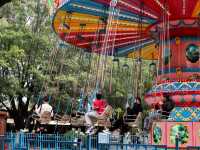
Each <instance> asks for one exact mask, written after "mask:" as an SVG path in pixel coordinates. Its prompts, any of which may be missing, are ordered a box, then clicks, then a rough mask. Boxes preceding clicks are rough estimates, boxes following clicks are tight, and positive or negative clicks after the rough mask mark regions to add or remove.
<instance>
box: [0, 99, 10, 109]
mask: <svg viewBox="0 0 200 150" xmlns="http://www.w3.org/2000/svg"><path fill="white" fill-rule="evenodd" d="M0 102H1V104H2V105H3V106H4V107H5V108H6V109H7V111H9V112H10V108H8V107H7V106H6V104H5V103H4V102H3V100H2V98H0Z"/></svg>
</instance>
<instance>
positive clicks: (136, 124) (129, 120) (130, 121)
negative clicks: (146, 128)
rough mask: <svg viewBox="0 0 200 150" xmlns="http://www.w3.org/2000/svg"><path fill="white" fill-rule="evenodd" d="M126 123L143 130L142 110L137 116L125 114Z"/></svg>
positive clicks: (139, 130)
mask: <svg viewBox="0 0 200 150" xmlns="http://www.w3.org/2000/svg"><path fill="white" fill-rule="evenodd" d="M135 117H136V118H135ZM134 118H135V119H134ZM124 124H126V125H128V126H129V127H131V128H135V129H137V130H138V132H141V131H142V129H141V127H142V112H139V113H138V115H137V116H135V115H125V116H124Z"/></svg>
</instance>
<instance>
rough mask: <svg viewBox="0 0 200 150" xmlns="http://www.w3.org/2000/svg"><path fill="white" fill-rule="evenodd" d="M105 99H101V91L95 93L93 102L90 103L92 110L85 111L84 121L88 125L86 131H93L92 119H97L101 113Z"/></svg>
mask: <svg viewBox="0 0 200 150" xmlns="http://www.w3.org/2000/svg"><path fill="white" fill-rule="evenodd" d="M106 105H107V104H106V101H105V100H103V99H102V94H101V93H97V94H96V99H95V100H94V102H93V105H92V107H93V108H92V109H93V110H92V111H90V112H87V113H86V114H85V121H86V124H87V125H88V127H89V128H88V130H87V131H86V133H91V132H93V129H94V125H93V121H92V120H93V119H97V118H98V116H99V115H101V114H102V113H103V112H104V110H105V107H106Z"/></svg>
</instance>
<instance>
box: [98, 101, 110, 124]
mask: <svg viewBox="0 0 200 150" xmlns="http://www.w3.org/2000/svg"><path fill="white" fill-rule="evenodd" d="M112 113H113V108H112V107H111V106H110V105H107V106H106V108H105V110H104V112H103V113H102V114H101V115H99V116H98V117H97V122H96V124H95V126H106V127H111V122H110V118H111V117H112Z"/></svg>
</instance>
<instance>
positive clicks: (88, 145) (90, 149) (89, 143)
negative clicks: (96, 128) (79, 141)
mask: <svg viewBox="0 0 200 150" xmlns="http://www.w3.org/2000/svg"><path fill="white" fill-rule="evenodd" d="M87 139H88V142H87V150H92V147H91V144H92V141H91V135H88V138H87Z"/></svg>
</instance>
